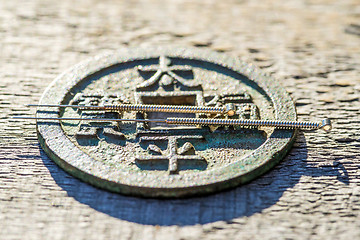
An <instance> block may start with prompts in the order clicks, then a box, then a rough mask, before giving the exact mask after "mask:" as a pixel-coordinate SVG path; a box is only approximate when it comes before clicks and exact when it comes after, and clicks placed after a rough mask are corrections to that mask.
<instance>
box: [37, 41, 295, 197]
mask: <svg viewBox="0 0 360 240" xmlns="http://www.w3.org/2000/svg"><path fill="white" fill-rule="evenodd" d="M127 103H129V104H154V105H186V106H215V107H222V106H225V105H226V104H229V103H230V104H232V106H234V109H235V111H234V113H233V114H232V115H231V116H227V115H226V116H224V115H221V114H206V113H185V114H184V113H178V112H170V113H168V112H143V111H140V112H107V111H105V112H104V111H94V110H92V111H87V110H84V109H78V108H59V109H58V111H49V109H47V108H45V107H40V108H39V109H38V113H37V117H56V118H58V117H62V118H79V117H86V118H131V119H165V118H167V117H187V118H215V119H216V118H231V119H254V120H256V119H268V120H275V119H280V120H288V121H294V120H296V113H295V106H294V104H293V102H292V101H291V99H290V97H289V95H288V94H287V93H286V92H285V91H284V89H283V88H281V87H280V86H279V84H278V83H277V82H276V81H275V80H274V79H272V78H271V77H269V76H267V75H265V74H263V73H261V72H260V71H259V70H258V69H256V68H255V67H254V66H252V65H250V64H246V63H244V62H242V61H240V60H238V59H235V58H232V57H229V56H227V55H223V54H219V53H214V52H209V51H204V50H199V49H192V48H190V49H177V48H161V47H154V48H146V49H142V48H137V49H126V50H120V51H118V52H115V53H113V54H108V55H103V56H99V57H95V58H93V59H90V60H89V61H87V62H83V63H81V64H79V65H77V66H75V67H74V68H72V69H70V70H69V71H67V72H65V73H64V74H62V75H61V76H59V77H58V78H57V79H55V81H54V82H53V83H52V84H51V86H49V87H48V88H47V90H46V91H45V93H44V94H43V96H42V98H41V100H40V104H68V105H93V106H102V105H109V104H114V105H116V104H127ZM37 130H38V136H39V140H40V144H41V146H42V147H43V149H44V150H45V152H46V153H47V154H48V156H49V157H50V158H51V159H52V160H54V161H55V162H56V163H57V164H58V165H59V166H60V167H62V168H63V169H64V170H65V171H67V172H69V173H70V174H72V175H73V176H75V177H78V178H80V179H81V180H83V181H85V182H88V183H90V184H93V185H95V186H97V187H101V188H104V189H107V190H110V191H114V192H119V193H123V194H131V195H137V196H146V197H180V196H189V195H198V194H207V193H210V192H214V191H219V190H221V189H226V188H230V187H234V186H237V185H239V184H242V183H245V182H248V181H249V180H252V179H254V178H256V177H258V176H260V175H261V174H263V173H264V172H266V171H267V170H269V169H270V168H271V167H272V166H274V165H275V164H276V163H277V162H279V161H280V160H281V159H282V158H283V156H284V155H285V154H286V152H287V151H288V150H289V148H290V146H291V144H292V142H293V140H294V136H295V133H296V132H295V130H282V129H273V128H266V127H262V128H238V127H233V126H225V127H214V126H180V125H175V126H173V125H167V124H164V123H158V122H149V123H146V122H145V123H144V122H104V121H80V120H79V121H68V120H62V121H57V120H38V121H37Z"/></svg>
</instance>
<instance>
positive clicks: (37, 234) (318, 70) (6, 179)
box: [0, 0, 360, 239]
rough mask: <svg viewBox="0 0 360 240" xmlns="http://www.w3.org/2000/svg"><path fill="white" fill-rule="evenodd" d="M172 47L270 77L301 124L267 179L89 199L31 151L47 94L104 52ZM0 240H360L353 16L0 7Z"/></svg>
mask: <svg viewBox="0 0 360 240" xmlns="http://www.w3.org/2000/svg"><path fill="white" fill-rule="evenodd" d="M169 43H171V44H180V45H183V46H198V47H206V48H209V49H213V50H217V51H226V52H229V54H233V55H237V56H239V57H241V58H242V59H245V60H247V61H250V62H254V64H255V65H258V66H259V67H261V68H263V69H264V71H266V72H268V73H270V74H272V75H273V76H274V77H275V78H277V79H278V80H279V81H280V82H281V83H282V85H283V86H284V87H285V88H286V89H287V90H288V91H289V92H290V93H291V95H292V97H293V98H294V100H295V101H296V102H297V110H298V113H299V119H300V120H313V119H321V118H323V117H324V116H328V117H330V118H332V119H333V120H334V122H335V123H334V127H335V129H334V131H332V132H331V134H325V133H322V132H319V131H318V132H311V133H304V134H302V133H301V134H299V136H298V138H297V141H296V143H295V147H294V148H293V149H292V151H291V152H290V154H289V155H288V156H287V157H286V158H285V159H284V161H283V162H282V163H281V164H279V165H278V166H277V167H276V168H275V169H274V170H272V171H270V172H269V173H268V174H266V175H264V176H263V177H261V178H259V179H258V180H255V181H253V182H251V183H250V184H248V185H245V186H242V187H238V188H236V189H234V190H231V191H228V192H224V193H219V194H215V195H211V196H208V197H203V198H191V199H183V200H161V201H160V200H155V199H139V198H132V197H125V196H121V195H118V194H113V193H109V192H106V191H102V190H98V189H96V188H94V187H91V186H89V185H87V184H85V183H82V182H80V181H78V180H76V179H74V178H73V177H71V176H69V175H68V174H66V173H64V172H63V171H62V170H61V169H60V168H58V167H57V166H56V165H55V164H54V163H53V162H52V161H51V160H49V158H47V156H46V155H45V154H44V153H43V151H42V150H41V149H40V148H39V145H38V142H37V138H36V131H35V125H34V124H33V123H31V122H28V121H14V120H9V119H7V117H9V116H12V115H15V114H33V110H29V109H24V108H23V104H25V103H37V101H38V100H39V98H40V96H41V93H42V92H43V90H44V89H45V88H46V86H47V85H48V84H49V83H50V82H51V81H52V80H53V78H54V77H56V76H57V75H58V74H59V73H61V72H62V71H64V70H66V69H67V68H68V67H70V66H72V65H74V64H76V63H78V62H79V61H81V60H85V59H86V58H88V57H90V56H95V55H97V54H100V53H104V52H105V51H111V50H114V49H117V48H120V47H127V46H139V45H142V46H143V45H154V44H157V45H161V44H169ZM0 44H1V45H0V53H1V55H0V108H1V112H0V121H1V127H0V145H1V146H0V239H70V238H71V239H115V238H120V239H154V238H155V239H202V238H209V239H231V238H242V239H254V238H256V239H279V238H280V239H284V238H295V239H308V238H313V239H358V238H360V214H359V213H360V170H359V163H360V151H359V147H360V134H359V128H360V110H359V109H360V104H359V97H360V93H359V92H360V64H359V63H360V4H359V1H358V0H352V1H351V0H344V1H331V0H323V1H297V0H293V1H199V2H197V3H196V2H195V3H193V2H190V1H121V2H120V1H110V0H109V1H95V0H93V1H90V0H89V1H85V0H83V1H76V2H74V1H71V0H63V1H43V0H31V1H1V2H0Z"/></svg>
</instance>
